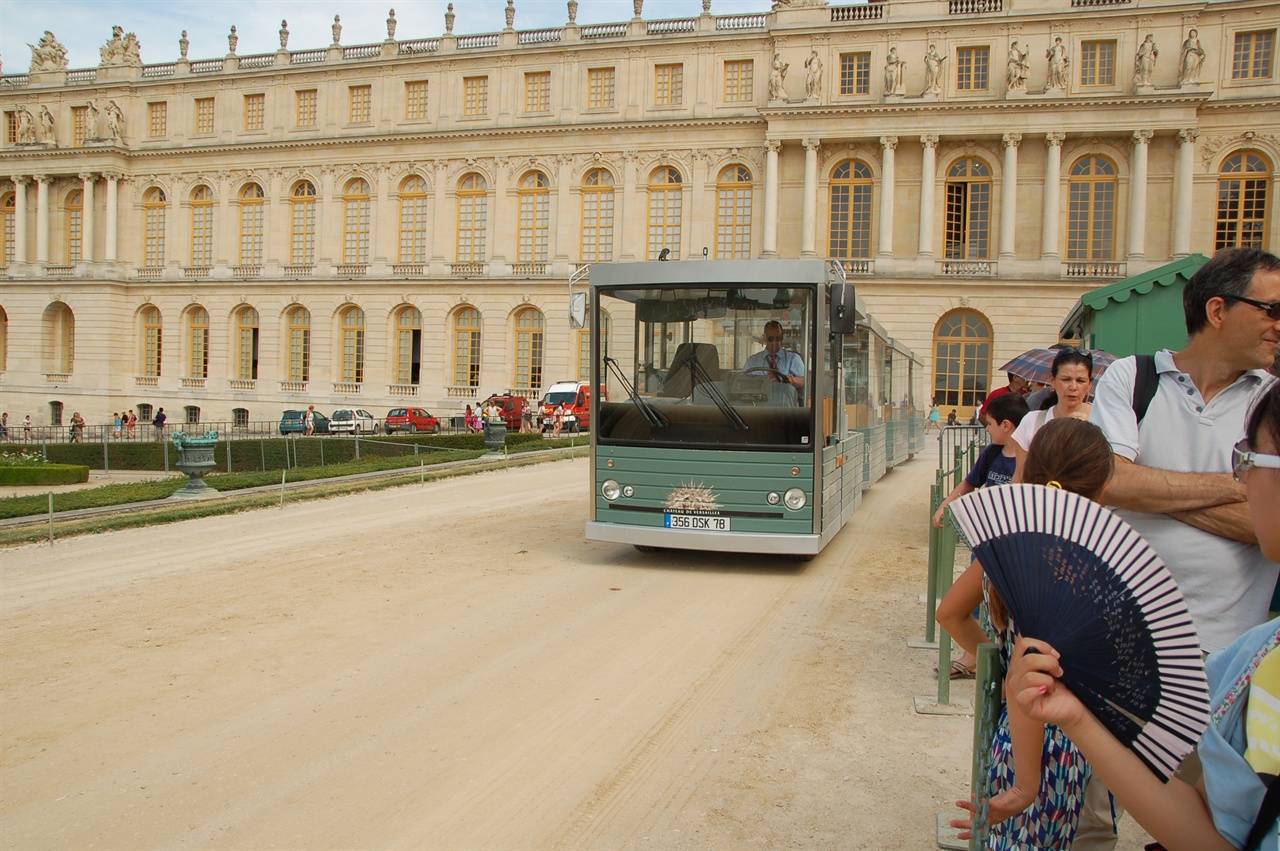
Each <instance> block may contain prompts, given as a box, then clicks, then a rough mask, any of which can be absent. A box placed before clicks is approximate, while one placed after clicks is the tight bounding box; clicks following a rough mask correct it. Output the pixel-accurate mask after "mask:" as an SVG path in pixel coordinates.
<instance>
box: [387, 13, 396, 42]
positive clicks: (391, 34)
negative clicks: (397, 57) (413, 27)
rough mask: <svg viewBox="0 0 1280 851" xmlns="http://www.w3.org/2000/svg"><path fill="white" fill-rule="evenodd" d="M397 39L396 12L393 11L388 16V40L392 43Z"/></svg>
mask: <svg viewBox="0 0 1280 851" xmlns="http://www.w3.org/2000/svg"><path fill="white" fill-rule="evenodd" d="M395 37H396V10H395V9H392V10H391V11H390V13H388V14H387V40H388V41H390V40H392V39H394V38H395Z"/></svg>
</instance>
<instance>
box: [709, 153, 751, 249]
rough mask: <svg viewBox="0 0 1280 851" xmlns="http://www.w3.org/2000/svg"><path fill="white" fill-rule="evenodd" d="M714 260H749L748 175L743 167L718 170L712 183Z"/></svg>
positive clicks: (749, 178) (749, 202) (749, 201)
mask: <svg viewBox="0 0 1280 851" xmlns="http://www.w3.org/2000/svg"><path fill="white" fill-rule="evenodd" d="M716 211H717V219H716V257H719V258H720V259H721V260H750V259H751V172H750V171H749V170H748V169H747V167H746V166H742V165H731V166H729V167H728V168H725V169H722V170H721V172H720V177H719V179H718V180H717V181H716Z"/></svg>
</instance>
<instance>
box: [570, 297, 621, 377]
mask: <svg viewBox="0 0 1280 851" xmlns="http://www.w3.org/2000/svg"><path fill="white" fill-rule="evenodd" d="M612 323H613V320H612V319H610V318H609V314H608V313H606V312H605V311H603V310H602V311H600V351H602V352H607V351H610V349H609V327H610V325H611V324H612ZM578 380H579V381H590V380H591V329H590V328H583V329H582V330H580V331H578Z"/></svg>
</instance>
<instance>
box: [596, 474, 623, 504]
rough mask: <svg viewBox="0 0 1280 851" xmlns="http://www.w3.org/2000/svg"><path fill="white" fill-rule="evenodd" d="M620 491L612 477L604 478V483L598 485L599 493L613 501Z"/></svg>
mask: <svg viewBox="0 0 1280 851" xmlns="http://www.w3.org/2000/svg"><path fill="white" fill-rule="evenodd" d="M621 493H622V488H621V487H620V486H619V485H618V483H617V482H615V481H614V480H613V479H605V480H604V484H602V485H600V495H601V496H603V497H604V498H605V499H607V500H609V501H610V502H613V501H614V500H615V499H617V498H618V495H619V494H621Z"/></svg>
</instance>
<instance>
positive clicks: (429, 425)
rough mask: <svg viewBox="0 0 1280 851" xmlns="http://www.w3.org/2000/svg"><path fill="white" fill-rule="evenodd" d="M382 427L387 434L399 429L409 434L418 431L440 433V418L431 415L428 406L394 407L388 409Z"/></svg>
mask: <svg viewBox="0 0 1280 851" xmlns="http://www.w3.org/2000/svg"><path fill="white" fill-rule="evenodd" d="M382 428H383V430H384V431H385V432H386V433H387V434H392V433H394V432H397V431H404V432H408V433H409V434H417V433H418V432H425V433H426V434H439V433H440V420H438V419H437V418H435V417H433V416H431V414H430V412H428V411H427V409H426V408H392V409H391V410H389V411H387V416H386V419H384V420H383V421H382Z"/></svg>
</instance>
